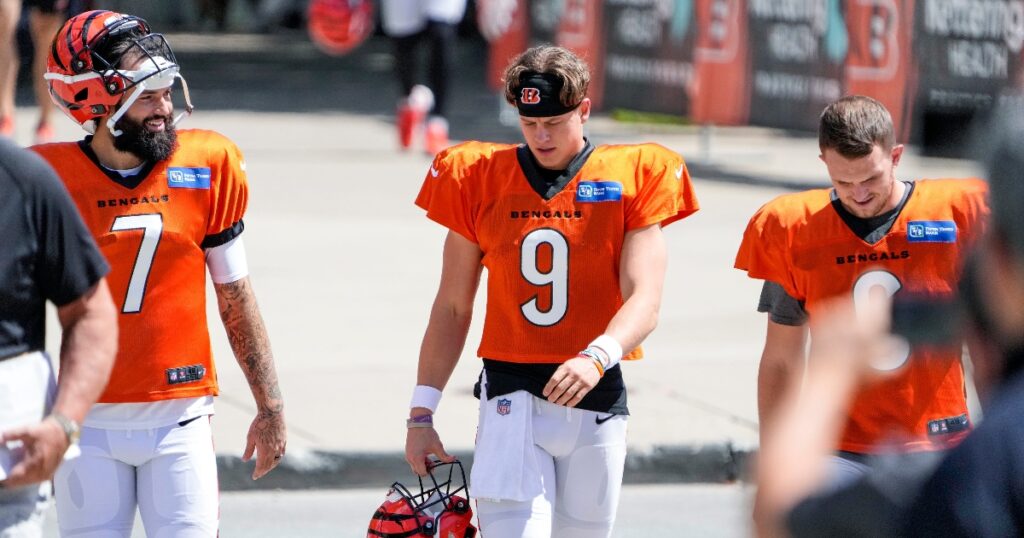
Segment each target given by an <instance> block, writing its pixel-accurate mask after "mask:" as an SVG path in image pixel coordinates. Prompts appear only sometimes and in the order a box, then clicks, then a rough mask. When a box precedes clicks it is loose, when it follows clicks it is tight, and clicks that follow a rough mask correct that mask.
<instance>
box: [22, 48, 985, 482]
mask: <svg viewBox="0 0 1024 538" xmlns="http://www.w3.org/2000/svg"><path fill="white" fill-rule="evenodd" d="M170 40H171V43H172V45H174V46H175V47H176V50H177V51H179V58H180V59H181V61H182V64H183V65H184V72H185V75H186V76H187V77H189V83H190V88H191V89H192V91H193V99H194V101H195V104H196V106H197V112H196V113H195V115H194V116H193V117H191V118H189V119H187V120H186V123H185V124H184V125H182V127H183V128H191V127H195V128H210V129H216V130H218V131H220V132H222V133H224V134H226V135H227V136H229V137H230V138H232V139H233V140H234V141H235V142H236V143H237V144H238V145H239V146H240V147H241V148H242V150H243V151H244V152H245V154H246V159H247V163H248V172H249V179H250V183H251V197H250V209H249V214H248V215H247V217H246V227H247V231H246V233H245V236H244V237H245V242H246V246H247V250H248V255H249V264H250V270H251V274H252V279H253V282H254V285H255V288H256V291H257V295H258V297H259V299H260V304H261V309H262V312H263V315H264V317H265V319H266V322H267V326H268V328H269V331H270V333H271V338H272V342H273V345H274V351H275V356H276V360H277V364H278V372H279V374H280V377H281V384H282V389H283V392H284V395H285V399H286V411H285V412H286V416H287V421H288V425H289V432H290V438H289V452H288V456H286V458H285V460H284V463H283V464H282V468H281V469H279V470H277V471H275V472H274V473H271V474H270V475H268V477H266V478H264V479H263V480H261V481H259V482H256V483H254V482H252V481H251V480H250V479H249V478H248V474H249V473H251V468H252V465H251V464H245V463H242V462H240V461H239V459H238V458H239V456H240V455H241V454H242V452H243V449H244V440H245V435H246V431H247V429H248V425H249V421H250V420H251V419H252V417H253V415H254V413H255V408H254V406H253V404H252V399H251V397H250V396H249V394H248V388H247V385H246V383H245V380H244V378H243V377H242V375H241V373H240V371H239V369H238V368H237V367H236V366H235V365H233V364H231V363H232V362H233V361H232V359H231V351H230V348H229V346H228V344H227V341H226V338H225V337H224V331H223V329H222V328H220V327H219V323H220V322H219V321H218V320H219V317H218V315H217V313H216V308H215V305H216V302H215V300H214V299H213V296H212V293H211V294H209V297H208V317H209V323H210V326H211V333H212V335H213V340H214V351H215V354H216V356H217V357H218V358H219V362H218V364H219V374H220V383H221V388H222V395H221V397H220V398H219V400H218V404H217V416H216V417H215V419H214V429H215V442H216V446H217V450H218V453H219V454H221V461H220V463H221V483H222V486H223V489H225V490H232V489H248V488H260V487H262V488H277V487H280V488H311V487H355V486H374V485H376V486H379V487H384V486H386V485H387V484H389V483H390V482H391V481H392V480H394V479H395V478H396V477H395V474H396V473H399V472H403V471H404V464H403V463H402V457H401V452H402V450H403V446H404V436H405V427H404V423H403V420H404V417H405V414H406V410H407V405H408V400H409V396H410V393H411V389H412V386H413V385H414V382H415V368H416V366H415V365H416V357H417V353H418V347H419V341H420V338H421V337H422V333H423V330H424V328H425V326H426V320H427V315H428V313H429V308H430V304H431V301H432V299H433V295H434V292H435V290H436V285H437V281H438V277H439V271H440V253H441V244H442V240H443V237H444V230H443V229H441V227H439V226H438V225H436V224H434V223H432V222H430V221H428V220H427V219H426V218H425V217H424V216H423V215H422V214H421V212H420V211H419V210H418V209H417V208H415V207H414V206H413V203H412V201H413V199H414V198H415V196H416V193H417V191H418V189H419V187H420V183H421V181H422V178H423V176H424V173H425V172H426V170H427V167H428V165H429V158H428V157H427V156H426V155H424V154H422V153H421V152H419V151H414V152H409V153H400V152H398V151H396V149H395V140H394V139H395V135H394V132H393V126H392V125H391V123H390V109H391V106H392V104H393V102H394V93H395V91H394V88H393V82H392V81H391V80H390V73H389V72H388V69H389V64H388V57H387V54H386V47H385V46H384V45H383V44H382V43H380V42H371V43H370V44H368V45H367V48H366V49H365V50H364V51H362V52H361V53H360V54H358V55H353V56H349V57H345V58H341V59H326V60H325V59H323V58H322V57H320V56H319V53H317V52H316V51H315V50H313V48H312V45H309V44H308V43H305V42H304V41H303V40H301V39H298V38H294V39H282V38H281V37H280V36H261V38H260V39H259V40H255V39H252V38H251V37H250V36H191V35H189V36H184V35H182V36H170ZM460 54H462V55H463V57H464V58H466V59H468V60H467V61H465V62H460V65H464V66H465V67H466V69H467V72H466V73H465V74H464V76H465V83H464V84H461V85H459V86H458V87H457V88H456V90H455V103H456V104H457V106H456V107H455V108H456V110H455V112H454V113H453V115H452V116H453V117H452V123H453V136H454V137H456V138H469V137H474V138H486V139H497V140H515V139H516V138H517V136H518V134H517V132H516V131H515V130H514V129H510V128H507V127H501V126H500V125H499V124H498V122H497V119H496V116H497V108H496V106H495V100H494V98H493V96H492V95H490V94H489V93H488V91H487V89H486V88H485V87H484V85H483V83H482V75H481V73H480V72H479V70H480V67H479V65H480V63H479V61H478V60H479V51H474V50H466V49H463V50H462V51H461V52H460ZM474 59H476V61H474ZM474 66H475V67H474ZM280 69H285V71H281V72H278V71H275V70H280ZM474 69H475V70H476V71H474ZM57 119H58V120H59V121H58V123H57V124H56V127H57V132H58V136H59V137H61V138H62V139H66V140H75V139H79V138H80V137H81V135H82V133H81V131H79V130H78V128H77V127H76V126H74V125H72V124H71V122H70V121H68V120H66V119H64V118H57ZM32 125H34V111H33V110H31V109H29V108H25V109H22V110H20V111H19V114H18V131H17V133H16V137H17V138H18V139H19V140H20V141H22V142H23V143H24V142H28V141H29V139H30V132H29V130H28V128H29V127H30V126H32ZM588 129H589V131H588V132H589V136H591V137H592V139H593V140H594V141H595V142H597V143H612V142H614V143H619V142H638V141H656V142H659V143H661V144H663V145H666V146H668V147H670V148H672V149H674V150H677V151H679V152H681V153H682V154H683V155H684V156H686V157H687V158H688V160H689V162H690V166H691V169H692V172H693V174H694V176H695V177H696V189H697V194H698V197H699V198H700V202H701V206H702V209H701V211H700V212H699V213H697V214H696V215H695V216H693V217H691V218H689V219H686V220H684V221H682V222H680V223H677V224H674V225H672V226H671V227H669V228H667V229H666V238H667V241H668V246H669V252H670V268H669V274H668V278H667V282H666V285H665V291H664V301H663V306H662V312H661V320H660V325H659V328H658V329H657V330H656V331H655V332H654V333H653V334H652V335H651V336H650V338H648V340H647V342H646V343H645V349H646V353H647V357H648V358H647V359H645V360H643V361H641V362H639V363H633V364H627V365H625V377H626V380H627V384H628V385H629V388H630V408H631V410H632V412H633V416H631V417H630V427H629V428H630V432H629V444H630V456H629V460H628V463H627V467H628V468H627V474H626V481H627V482H664V481H713V482H722V481H729V480H735V479H737V478H741V477H743V476H744V469H745V465H746V460H747V456H748V455H749V453H750V452H751V451H752V450H754V449H755V448H756V441H757V423H756V418H757V417H756V374H757V361H758V357H759V355H760V350H761V343H762V338H763V332H764V325H765V322H764V318H763V315H761V314H758V313H756V312H755V311H754V307H755V305H756V300H757V294H758V291H759V289H760V283H758V282H754V281H751V280H749V279H747V278H746V277H745V275H743V274H742V273H740V272H738V271H736V270H733V269H732V268H731V267H732V260H733V256H734V254H735V249H736V248H737V246H738V244H739V239H740V236H741V233H742V231H743V228H744V226H745V224H746V222H747V219H748V218H749V216H750V215H751V214H752V213H753V212H754V211H755V210H756V209H757V208H758V207H759V206H760V205H762V204H763V203H765V202H767V201H768V200H769V199H770V198H772V197H773V196H776V195H778V194H780V193H782V192H785V191H786V190H787V189H792V188H803V187H810V186H820V185H825V184H826V182H827V176H826V175H825V169H824V166H823V165H822V164H821V163H820V162H819V161H818V159H817V147H816V141H815V140H814V139H813V138H811V137H808V136H797V135H793V134H791V133H781V132H777V131H771V130H766V129H754V128H732V129H729V128H714V129H712V130H711V135H710V143H709V142H708V140H709V137H708V136H707V134H708V131H706V130H703V129H701V128H699V127H663V126H659V127H651V126H643V125H635V124H620V123H615V122H613V121H611V120H609V119H607V118H604V117H600V116H598V117H595V118H594V120H593V121H591V122H590V123H589V124H588ZM976 171H977V168H976V166H975V165H974V164H973V163H971V162H968V161H952V160H940V159H930V158H921V157H918V156H916V155H915V154H914V152H913V151H911V152H910V154H909V155H908V156H907V157H906V158H905V159H904V162H903V163H902V165H901V167H900V175H901V177H904V178H916V177H936V176H961V175H968V174H972V173H976ZM479 295H480V296H479V297H478V299H479V300H478V304H477V312H482V308H483V301H482V299H483V293H480V294H479ZM51 326H52V325H51ZM480 327H481V319H476V320H474V323H473V326H472V329H471V332H470V337H469V340H468V344H467V348H466V351H465V352H464V354H463V357H462V360H461V361H460V363H459V366H458V367H457V369H456V371H455V374H454V375H453V377H452V380H451V382H450V383H449V386H448V388H447V389H446V391H445V396H444V400H443V401H442V403H441V406H440V409H439V410H438V415H437V428H438V431H439V432H440V434H441V437H442V439H443V440H444V442H445V444H446V446H447V448H448V449H449V450H453V451H456V452H459V453H461V454H466V455H468V453H469V451H470V449H471V447H472V443H473V436H474V431H475V423H476V401H475V400H474V399H473V397H472V394H471V388H472V384H473V381H474V380H475V378H476V376H477V373H478V371H479V366H480V365H479V361H478V359H476V358H475V349H476V344H477V342H478V341H479V330H480ZM56 332H57V331H51V335H50V336H51V339H50V342H51V348H55V346H56V342H58V341H59V340H57V336H56V335H55V334H52V333H56Z"/></svg>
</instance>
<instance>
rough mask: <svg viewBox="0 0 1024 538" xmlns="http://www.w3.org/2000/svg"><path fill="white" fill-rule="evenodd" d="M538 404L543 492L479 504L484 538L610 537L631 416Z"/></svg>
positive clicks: (537, 450) (536, 428)
mask: <svg viewBox="0 0 1024 538" xmlns="http://www.w3.org/2000/svg"><path fill="white" fill-rule="evenodd" d="M533 404H534V405H533V421H532V427H533V440H534V447H533V448H534V451H535V453H536V457H537V461H538V462H539V463H540V468H541V479H542V482H543V492H542V493H541V494H540V495H538V496H536V497H534V498H533V499H531V500H528V501H523V502H518V501H494V500H485V499H475V501H476V507H477V508H476V510H477V517H478V518H479V521H480V534H481V536H482V538H606V537H608V536H610V535H611V532H612V525H613V524H614V523H615V512H616V510H617V509H618V506H619V493H620V491H621V489H622V469H623V466H624V465H625V461H626V422H627V416H626V415H616V416H611V415H609V414H608V413H596V412H594V411H586V410H583V409H574V408H570V407H564V406H561V405H555V404H552V403H550V402H548V401H547V400H543V399H541V398H537V397H536V396H534V397H533ZM598 420H601V422H600V423H598V422H597V421H598Z"/></svg>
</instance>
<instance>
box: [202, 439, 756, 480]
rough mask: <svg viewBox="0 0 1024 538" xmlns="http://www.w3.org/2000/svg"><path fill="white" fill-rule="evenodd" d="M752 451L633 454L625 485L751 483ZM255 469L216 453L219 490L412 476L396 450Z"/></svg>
mask: <svg viewBox="0 0 1024 538" xmlns="http://www.w3.org/2000/svg"><path fill="white" fill-rule="evenodd" d="M754 453H755V452H754V451H753V450H741V449H736V448H735V447H734V446H733V445H732V444H731V443H724V444H709V445H701V446H667V447H653V448H651V449H648V450H631V451H630V453H629V455H628V456H627V457H626V467H625V471H624V473H623V483H625V484H664V483H695V482H705V483H728V482H735V481H737V480H742V481H749V478H750V463H751V462H752V461H753V460H752V456H753V455H754ZM453 455H454V456H456V457H457V458H459V460H461V461H462V462H464V463H465V464H466V472H467V475H468V473H469V468H470V466H472V463H473V455H472V453H471V452H454V453H453ZM253 465H254V464H253V462H251V461H250V462H243V461H242V460H241V458H239V457H237V456H228V455H223V454H221V455H218V456H217V468H218V473H219V480H220V489H221V491H248V490H268V489H285V490H296V489H348V488H373V487H381V488H384V487H387V486H388V485H389V484H391V483H393V482H394V481H396V480H408V479H409V477H411V476H412V473H411V472H410V471H409V465H408V464H407V463H406V462H405V455H404V454H403V453H399V452H383V453H372V452H327V451H309V452H301V453H296V452H292V453H289V454H288V455H286V456H285V457H284V459H283V460H282V461H281V463H280V465H278V467H277V468H276V469H274V471H273V472H271V473H270V474H268V475H266V476H264V477H263V478H261V479H260V480H257V481H254V480H252V478H251V475H252V469H253ZM467 477H468V476H467Z"/></svg>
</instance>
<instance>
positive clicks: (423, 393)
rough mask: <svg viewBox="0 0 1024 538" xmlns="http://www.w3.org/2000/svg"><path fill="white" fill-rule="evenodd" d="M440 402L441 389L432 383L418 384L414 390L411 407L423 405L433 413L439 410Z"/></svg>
mask: <svg viewBox="0 0 1024 538" xmlns="http://www.w3.org/2000/svg"><path fill="white" fill-rule="evenodd" d="M439 403H441V391H439V390H437V389H435V388H434V387H431V386H430V385H416V388H415V389H413V391H412V402H410V403H409V408H410V409H411V408H413V407H423V408H426V409H429V410H430V412H431V413H433V412H434V411H437V404H439Z"/></svg>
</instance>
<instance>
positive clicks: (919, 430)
mask: <svg viewBox="0 0 1024 538" xmlns="http://www.w3.org/2000/svg"><path fill="white" fill-rule="evenodd" d="M830 192H831V191H830V190H829V189H820V190H813V191H808V192H803V193H797V194H790V195H784V196H780V197H779V198H776V199H775V200H773V201H772V202H769V203H768V204H767V205H765V206H764V207H762V208H761V209H760V210H759V211H758V212H757V213H756V214H755V215H754V217H753V218H752V219H751V220H750V224H749V225H748V226H747V230H746V232H745V233H744V236H743V243H742V244H741V245H740V249H739V253H738V254H737V256H736V267H737V268H738V269H742V270H744V271H747V274H748V275H749V276H751V277H753V278H757V279H763V280H768V281H772V282H775V283H777V284H780V285H781V286H782V287H783V288H785V289H786V292H787V293H789V295H791V296H792V297H794V298H795V299H797V300H800V301H805V308H806V309H807V311H808V313H809V315H810V316H811V317H812V318H813V316H814V311H815V308H816V307H817V306H818V305H819V304H820V302H821V301H822V300H824V299H828V298H833V297H838V296H842V295H847V296H852V297H853V299H854V304H855V305H856V304H857V301H858V300H862V299H859V298H861V297H865V296H866V295H867V294H868V291H869V290H871V289H875V288H877V287H881V288H882V289H884V290H885V291H886V292H887V293H888V294H889V295H890V296H891V295H893V294H895V293H913V294H928V295H933V296H942V295H951V294H952V293H954V291H955V290H956V285H957V280H958V279H959V276H960V270H961V268H962V264H963V261H964V254H965V253H966V251H967V250H968V248H969V246H970V244H971V243H972V242H973V241H974V240H975V239H976V238H977V237H978V235H979V234H980V233H981V231H982V229H983V226H984V216H985V215H986V214H987V213H988V208H987V205H986V201H985V192H986V190H985V184H984V183H983V182H982V181H980V180H976V179H964V180H950V179H943V180H922V181H917V182H916V184H915V186H914V190H913V192H912V193H911V195H910V198H909V199H908V200H907V203H906V205H905V206H904V207H903V210H902V211H901V212H900V214H899V216H898V218H897V219H896V222H895V223H894V224H893V226H892V228H891V229H890V230H889V232H888V233H887V234H886V235H885V236H884V237H883V238H882V239H880V240H879V241H878V242H877V243H875V244H869V243H867V242H865V241H864V240H862V239H861V238H860V237H858V236H857V235H856V234H854V232H853V231H851V230H850V228H849V227H848V226H847V225H846V223H845V222H843V220H842V218H841V217H840V216H839V214H838V213H837V212H836V210H835V208H833V207H832V204H831V201H830V198H829V193H830ZM812 338H813V334H812ZM812 346H813V343H812ZM960 359H961V350H960V346H959V345H955V346H951V347H948V348H930V349H914V350H909V351H907V352H905V353H900V354H898V355H897V356H894V357H891V358H890V360H889V361H888V363H886V364H885V365H884V366H885V367H886V368H893V369H894V370H895V371H894V372H893V373H892V374H891V375H890V376H889V377H886V378H885V379H884V380H882V381H879V382H877V383H873V384H871V385H870V386H868V387H866V388H864V389H862V390H861V391H860V392H859V394H858V395H857V397H856V399H855V401H854V403H853V406H852V407H851V408H850V416H849V420H848V422H847V425H846V429H845V431H844V433H843V436H842V439H841V442H840V445H839V449H840V450H847V451H851V452H859V453H871V452H876V451H879V450H883V449H885V448H887V447H891V446H896V447H900V448H901V449H902V450H905V451H919V450H935V449H941V448H947V447H949V446H951V445H952V444H955V443H956V442H958V441H959V440H960V439H961V438H963V437H964V436H966V435H967V432H968V430H969V427H970V422H969V419H968V417H967V402H966V398H965V395H964V377H963V370H962V368H961V363H960ZM880 366H881V365H880ZM883 444H884V446H883Z"/></svg>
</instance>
